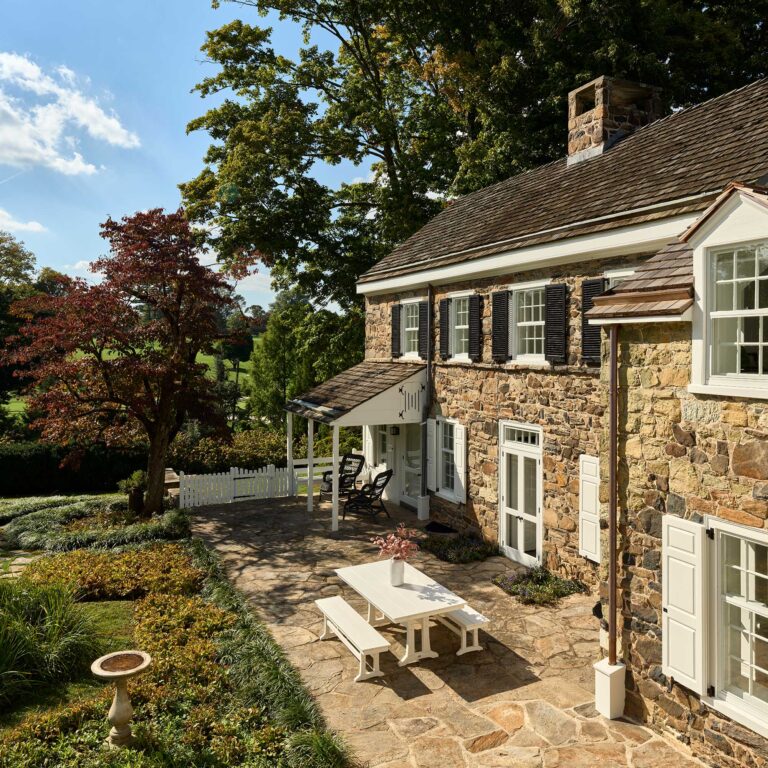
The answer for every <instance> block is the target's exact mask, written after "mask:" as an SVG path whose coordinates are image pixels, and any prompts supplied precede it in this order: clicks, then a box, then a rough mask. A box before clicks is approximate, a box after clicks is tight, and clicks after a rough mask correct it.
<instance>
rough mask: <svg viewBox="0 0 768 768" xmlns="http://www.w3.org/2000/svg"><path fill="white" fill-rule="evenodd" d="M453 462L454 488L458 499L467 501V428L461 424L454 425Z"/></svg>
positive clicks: (464, 502)
mask: <svg viewBox="0 0 768 768" xmlns="http://www.w3.org/2000/svg"><path fill="white" fill-rule="evenodd" d="M453 463H454V466H455V468H456V472H455V480H454V483H455V485H454V489H453V492H454V494H456V501H459V502H461V503H462V504H466V502H467V483H468V480H467V428H466V427H464V426H462V425H461V424H455V425H454V427H453Z"/></svg>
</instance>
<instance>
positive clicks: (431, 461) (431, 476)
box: [427, 419, 437, 491]
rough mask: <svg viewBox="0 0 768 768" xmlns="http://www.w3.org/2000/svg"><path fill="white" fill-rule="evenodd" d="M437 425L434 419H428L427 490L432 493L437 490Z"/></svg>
mask: <svg viewBox="0 0 768 768" xmlns="http://www.w3.org/2000/svg"><path fill="white" fill-rule="evenodd" d="M436 448H437V423H436V422H435V420H434V419H427V488H428V489H429V490H430V491H436V490H437V471H436V470H437V467H436V463H437V459H436Z"/></svg>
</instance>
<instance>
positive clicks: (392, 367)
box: [285, 360, 426, 425]
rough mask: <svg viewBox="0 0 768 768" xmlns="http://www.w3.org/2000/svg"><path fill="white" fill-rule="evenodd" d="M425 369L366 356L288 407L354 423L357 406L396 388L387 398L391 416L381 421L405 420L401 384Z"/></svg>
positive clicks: (330, 421) (324, 419)
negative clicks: (352, 419) (401, 405)
mask: <svg viewBox="0 0 768 768" xmlns="http://www.w3.org/2000/svg"><path fill="white" fill-rule="evenodd" d="M425 371H426V365H423V364H415V363H401V362H397V363H393V362H377V361H373V360H366V361H365V362H362V363H359V364H358V365H355V366H353V367H352V368H349V369H347V370H346V371H344V372H343V373H340V374H338V376H334V377H333V378H332V379H328V381H326V382H323V383H322V384H320V385H318V386H317V387H314V388H313V389H310V390H309V392H305V393H304V394H303V395H301V396H299V397H296V398H294V399H293V400H289V401H288V403H287V405H286V406H285V410H286V411H290V412H291V413H295V414H297V415H299V416H303V417H305V418H308V419H312V420H313V421H319V422H322V423H323V424H334V423H336V422H338V421H340V420H342V419H343V420H344V422H350V424H349V425H351V421H350V417H351V416H352V413H353V412H354V411H355V410H356V409H360V408H361V406H363V405H365V404H367V403H369V402H370V401H372V400H373V399H374V398H376V397H378V396H380V395H385V394H386V393H387V391H388V390H394V391H393V392H392V393H391V394H392V395H393V397H392V398H389V399H388V401H387V402H388V403H389V402H390V401H391V410H392V413H391V418H390V419H389V420H386V421H384V422H382V423H395V422H397V421H398V420H404V419H402V415H403V414H402V412H398V410H397V408H398V407H399V405H400V399H399V398H398V397H397V395H398V394H399V393H398V391H397V388H398V385H400V384H402V383H404V382H405V381H406V380H407V379H410V378H411V377H413V376H416V375H417V374H419V373H423V372H425ZM407 406H408V404H407V403H405V404H403V407H402V408H401V411H405V410H408V407H407ZM398 416H400V418H398ZM344 417H347V418H344ZM361 423H369V422H367V421H364V422H361ZM370 423H373V422H370Z"/></svg>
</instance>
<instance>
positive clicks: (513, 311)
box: [508, 280, 552, 367]
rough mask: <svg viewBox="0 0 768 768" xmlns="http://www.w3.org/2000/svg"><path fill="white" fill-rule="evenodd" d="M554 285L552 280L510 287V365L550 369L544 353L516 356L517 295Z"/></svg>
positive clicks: (533, 281)
mask: <svg viewBox="0 0 768 768" xmlns="http://www.w3.org/2000/svg"><path fill="white" fill-rule="evenodd" d="M551 283H552V280H529V281H527V282H525V283H514V284H513V285H510V286H509V287H508V290H509V300H510V310H509V350H508V352H509V361H508V364H510V363H511V364H512V365H513V366H514V364H517V365H518V366H523V367H524V366H528V365H534V366H539V365H540V366H542V367H550V365H551V364H550V363H549V362H548V361H547V359H546V358H545V357H544V353H543V352H542V354H540V355H518V354H516V350H517V296H516V294H518V293H521V292H523V291H532V290H536V289H537V288H546V287H547V286H548V285H550V284H551ZM546 302H547V299H546V296H545V297H544V312H545V316H546V309H547V306H546ZM544 344H546V337H545V339H544Z"/></svg>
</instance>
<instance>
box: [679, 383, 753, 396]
mask: <svg viewBox="0 0 768 768" xmlns="http://www.w3.org/2000/svg"><path fill="white" fill-rule="evenodd" d="M688 391H689V392H690V393H692V394H694V395H717V396H719V397H742V398H749V399H758V400H768V381H766V382H765V384H763V385H760V384H758V383H757V382H741V383H739V384H736V383H735V382H734V383H730V382H728V383H720V382H713V383H711V384H710V383H707V384H689V385H688Z"/></svg>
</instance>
